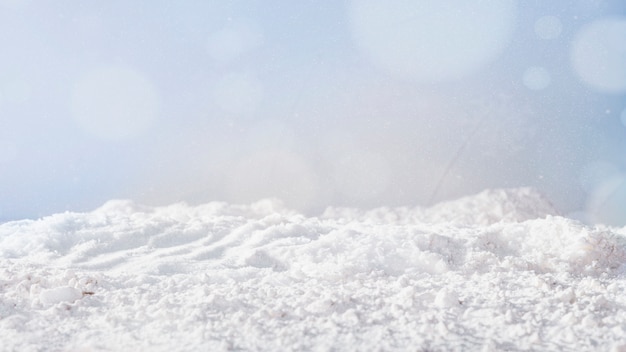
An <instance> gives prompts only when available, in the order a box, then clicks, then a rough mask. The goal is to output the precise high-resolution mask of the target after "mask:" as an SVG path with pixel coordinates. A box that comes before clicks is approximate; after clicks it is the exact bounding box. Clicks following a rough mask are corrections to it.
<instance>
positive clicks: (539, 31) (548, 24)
mask: <svg viewBox="0 0 626 352" xmlns="http://www.w3.org/2000/svg"><path fill="white" fill-rule="evenodd" d="M562 31H563V24H562V23H561V20H560V19H559V18H558V17H555V16H543V17H541V18H539V19H538V20H537V21H535V34H536V35H537V36H538V37H539V38H541V39H545V40H551V39H557V38H558V37H559V36H560V35H561V32H562Z"/></svg>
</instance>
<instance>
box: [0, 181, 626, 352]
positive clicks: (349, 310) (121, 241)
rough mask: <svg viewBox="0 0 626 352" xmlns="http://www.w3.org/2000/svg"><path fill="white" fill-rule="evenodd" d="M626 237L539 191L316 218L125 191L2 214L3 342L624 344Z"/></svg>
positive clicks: (187, 346) (98, 346)
mask: <svg viewBox="0 0 626 352" xmlns="http://www.w3.org/2000/svg"><path fill="white" fill-rule="evenodd" d="M624 233H625V230H624V229H615V228H604V227H589V226H585V225H583V224H581V223H578V222H576V221H574V220H570V219H567V218H564V217H560V216H558V213H557V211H556V210H555V209H554V208H553V207H552V205H551V204H550V202H549V201H548V200H546V199H545V198H544V197H542V196H541V195H540V194H538V193H537V192H535V191H533V190H532V189H515V190H490V191H485V192H483V193H480V194H478V195H476V196H472V197H466V198H462V199H459V200H457V201H452V202H446V203H441V204H438V205H436V206H434V207H431V208H427V209H424V208H393V209H392V208H379V209H373V210H369V211H363V210H357V209H347V208H329V209H327V210H326V211H325V212H324V213H323V214H322V215H321V216H319V217H306V216H303V215H301V214H299V213H297V212H294V211H291V210H289V209H285V208H284V207H283V206H282V205H281V203H280V202H278V201H275V200H263V201H260V202H257V203H254V204H251V205H231V204H226V203H217V202H216V203H208V204H204V205H199V206H189V205H186V204H182V203H181V204H174V205H170V206H166V207H146V206H141V205H137V204H135V203H133V202H131V201H124V200H115V201H110V202H108V203H106V204H105V205H103V206H102V207H100V208H99V209H96V210H94V211H93V212H89V213H63V214H56V215H52V216H49V217H45V218H42V219H39V220H23V221H15V222H9V223H5V224H2V225H0V263H1V267H0V334H1V335H2V336H3V339H2V342H0V344H2V345H0V349H2V350H23V351H26V350H32V351H39V350H41V351H43V350H76V349H78V350H81V349H82V350H95V351H99V350H131V349H134V350H137V349H139V350H163V351H166V350H169V351H171V350H279V349H280V350H485V351H489V350H528V349H532V350H555V351H556V350H572V351H574V350H576V351H581V350H608V349H611V348H613V349H615V350H620V351H621V350H626V338H624V337H623V336H626V314H624V310H625V308H624V307H626V296H625V295H624V294H623V292H624V289H625V288H626V283H625V281H624V277H625V276H624V275H625V272H626V268H625V266H624V265H625V263H626V239H625V238H624Z"/></svg>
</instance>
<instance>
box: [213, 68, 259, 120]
mask: <svg viewBox="0 0 626 352" xmlns="http://www.w3.org/2000/svg"><path fill="white" fill-rule="evenodd" d="M213 98H214V100H215V103H216V104H217V106H219V107H220V108H221V109H222V110H224V111H226V112H229V113H232V114H238V115H242V114H250V113H253V112H255V111H256V110H257V108H258V105H259V104H260V103H261V101H262V99H263V85H262V84H261V82H260V81H259V80H258V79H257V78H255V77H254V76H252V75H249V74H246V73H229V74H226V75H224V76H223V77H222V78H221V79H220V80H219V81H218V82H216V85H215V87H214V91H213Z"/></svg>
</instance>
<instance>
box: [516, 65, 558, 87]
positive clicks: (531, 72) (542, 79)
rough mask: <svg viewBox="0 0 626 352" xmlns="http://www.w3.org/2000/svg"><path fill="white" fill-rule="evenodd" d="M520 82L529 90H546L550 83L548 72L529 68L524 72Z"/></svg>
mask: <svg viewBox="0 0 626 352" xmlns="http://www.w3.org/2000/svg"><path fill="white" fill-rule="evenodd" d="M522 81H523V82H524V85H525V86H526V88H528V89H531V90H543V89H546V88H547V87H548V86H549V85H550V83H551V82H552V78H551V77H550V72H549V71H548V70H546V69H545V68H543V67H530V68H528V69H526V71H524V75H523V77H522Z"/></svg>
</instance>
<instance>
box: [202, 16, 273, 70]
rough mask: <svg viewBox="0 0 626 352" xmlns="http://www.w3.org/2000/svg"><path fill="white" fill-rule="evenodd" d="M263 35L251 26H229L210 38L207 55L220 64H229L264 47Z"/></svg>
mask: <svg viewBox="0 0 626 352" xmlns="http://www.w3.org/2000/svg"><path fill="white" fill-rule="evenodd" d="M263 41H264V39H263V33H262V32H261V31H260V30H259V29H257V28H256V27H254V26H252V25H250V24H234V25H230V26H227V27H225V28H223V29H221V30H219V31H217V32H215V33H213V34H211V36H209V39H208V42H207V53H208V54H209V56H210V57H211V58H212V59H213V60H215V61H218V62H220V63H227V62H229V61H232V60H234V59H236V58H238V57H239V56H241V55H243V54H245V53H247V52H250V51H252V50H254V49H256V48H258V47H260V46H261V45H263Z"/></svg>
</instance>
